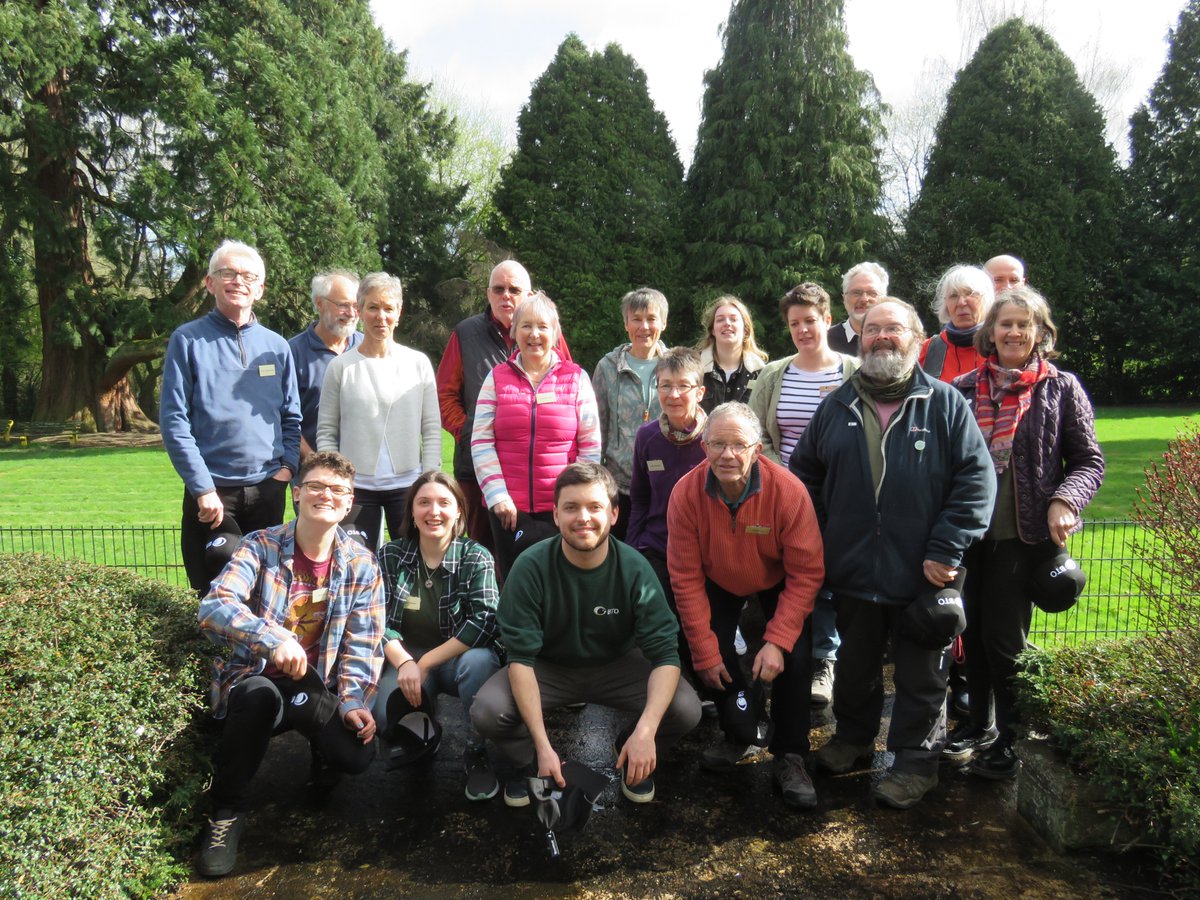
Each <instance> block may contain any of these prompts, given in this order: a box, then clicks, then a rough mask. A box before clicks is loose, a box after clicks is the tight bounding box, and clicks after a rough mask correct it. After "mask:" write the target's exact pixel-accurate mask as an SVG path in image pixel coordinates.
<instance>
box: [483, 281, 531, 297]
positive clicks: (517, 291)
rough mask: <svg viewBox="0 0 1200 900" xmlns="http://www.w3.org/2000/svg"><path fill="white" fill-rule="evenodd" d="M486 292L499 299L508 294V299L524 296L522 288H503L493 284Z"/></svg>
mask: <svg viewBox="0 0 1200 900" xmlns="http://www.w3.org/2000/svg"><path fill="white" fill-rule="evenodd" d="M488 290H489V291H491V292H492V293H493V294H497V295H499V296H501V297H503V296H504V295H505V294H508V295H509V296H510V297H522V296H524V295H525V290H524V288H519V287H504V286H503V285H499V284H493V285H492V286H491V287H490V288H488Z"/></svg>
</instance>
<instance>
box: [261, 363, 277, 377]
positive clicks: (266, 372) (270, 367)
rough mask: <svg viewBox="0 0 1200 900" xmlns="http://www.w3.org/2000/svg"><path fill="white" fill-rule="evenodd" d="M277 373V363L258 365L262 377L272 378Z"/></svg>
mask: <svg viewBox="0 0 1200 900" xmlns="http://www.w3.org/2000/svg"><path fill="white" fill-rule="evenodd" d="M274 374H275V363H266V364H265V365H261V366H259V367H258V375H259V377H260V378H270V377H271V376H273V375H274Z"/></svg>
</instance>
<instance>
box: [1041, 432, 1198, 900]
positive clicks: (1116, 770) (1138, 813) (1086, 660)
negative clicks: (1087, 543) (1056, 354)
mask: <svg viewBox="0 0 1200 900" xmlns="http://www.w3.org/2000/svg"><path fill="white" fill-rule="evenodd" d="M1197 485H1200V440H1198V438H1197V423H1196V422H1195V421H1194V420H1193V421H1190V422H1188V423H1187V425H1186V427H1185V428H1184V429H1183V431H1182V432H1181V433H1180V436H1179V437H1178V438H1177V439H1176V440H1174V441H1172V442H1171V443H1170V445H1169V446H1168V448H1167V451H1166V452H1165V453H1164V454H1163V456H1162V458H1161V459H1160V460H1159V461H1157V462H1156V463H1154V464H1152V465H1151V466H1150V467H1149V468H1148V469H1147V470H1146V485H1145V487H1144V488H1143V489H1141V490H1139V491H1138V495H1139V500H1138V504H1137V509H1136V512H1135V515H1136V517H1137V519H1138V520H1139V522H1140V523H1141V524H1142V525H1143V527H1144V528H1145V529H1146V530H1147V533H1148V534H1149V535H1150V537H1148V538H1146V539H1145V540H1144V541H1142V542H1141V544H1140V548H1141V549H1142V550H1143V552H1144V551H1145V550H1146V548H1147V546H1148V543H1147V542H1153V543H1154V544H1155V545H1156V546H1157V548H1158V549H1157V550H1156V552H1155V553H1153V554H1149V555H1147V568H1149V569H1150V570H1151V572H1150V573H1149V575H1148V576H1143V577H1139V579H1138V581H1139V585H1140V587H1141V589H1142V592H1143V593H1144V594H1145V596H1146V599H1147V602H1148V606H1149V609H1150V611H1151V612H1150V617H1149V618H1150V621H1149V625H1150V628H1151V632H1152V633H1151V634H1148V635H1143V636H1140V637H1131V638H1127V639H1125V640H1122V641H1117V642H1113V643H1103V644H1096V645H1093V646H1083V647H1072V648H1062V649H1058V650H1053V651H1049V652H1041V651H1030V652H1027V653H1026V655H1025V657H1024V662H1025V671H1024V673H1023V674H1022V675H1021V681H1020V685H1019V700H1020V703H1021V706H1022V709H1023V711H1024V714H1025V717H1026V720H1027V722H1028V724H1029V725H1031V726H1032V727H1033V728H1035V729H1037V730H1039V731H1045V732H1047V733H1048V734H1049V735H1050V736H1051V737H1052V738H1053V739H1054V741H1055V743H1056V744H1057V745H1058V747H1059V748H1060V749H1061V750H1062V751H1063V752H1065V753H1066V755H1067V756H1068V758H1069V759H1070V760H1071V761H1072V763H1073V764H1074V765H1075V767H1076V768H1077V770H1079V771H1080V772H1081V773H1083V774H1084V775H1085V776H1086V777H1087V778H1088V779H1089V780H1090V781H1092V782H1093V783H1095V784H1097V785H1099V786H1100V787H1101V788H1103V790H1104V792H1105V794H1106V795H1107V797H1108V799H1109V800H1110V801H1112V802H1114V803H1116V804H1118V805H1119V806H1120V807H1121V808H1123V809H1124V811H1125V817H1126V819H1127V820H1128V821H1129V823H1130V824H1131V825H1132V826H1133V827H1134V829H1135V830H1136V833H1139V834H1142V835H1144V841H1145V842H1146V843H1147V844H1148V845H1149V846H1150V847H1152V848H1153V849H1154V850H1155V851H1156V852H1157V853H1158V855H1159V858H1160V860H1161V862H1162V867H1163V871H1164V874H1165V876H1166V878H1167V880H1168V881H1170V882H1172V883H1174V884H1177V885H1179V886H1181V887H1182V889H1183V890H1184V891H1185V892H1187V893H1200V550H1198V546H1200V494H1198V492H1197Z"/></svg>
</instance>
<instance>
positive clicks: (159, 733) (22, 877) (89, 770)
mask: <svg viewBox="0 0 1200 900" xmlns="http://www.w3.org/2000/svg"><path fill="white" fill-rule="evenodd" d="M195 610H196V600H195V595H194V594H191V593H190V592H189V591H187V590H185V589H181V588H174V587H170V586H168V585H165V584H162V583H159V582H155V581H151V580H149V579H145V578H141V577H138V576H136V575H132V574H130V573H128V572H124V571H122V570H117V569H102V568H98V567H96V566H91V565H88V564H85V563H80V562H72V561H64V560H58V559H52V558H50V557H44V556H37V555H33V554H25V555H19V556H0V621H2V622H3V625H2V626H0V896H4V897H9V896H12V897H40V896H48V895H55V896H82V897H110V896H146V895H149V894H154V893H158V892H160V891H162V890H164V889H166V888H167V887H169V886H171V885H172V884H175V883H177V882H178V881H179V880H180V879H181V878H182V877H183V876H184V874H185V873H186V871H187V870H186V867H185V866H184V865H182V864H181V863H180V862H179V860H180V859H182V858H184V857H185V855H186V844H187V842H188V841H190V839H191V837H192V835H193V833H194V830H193V828H192V825H191V821H190V820H191V817H192V809H193V807H194V805H195V801H196V797H197V796H198V794H199V792H200V790H201V789H202V787H203V780H204V778H205V777H206V773H207V771H208V766H207V763H206V761H205V760H204V758H203V754H202V749H201V741H200V738H199V736H198V732H197V730H196V729H195V728H194V727H192V722H193V720H194V718H195V716H196V714H197V711H198V710H199V709H200V708H201V702H200V697H201V688H202V684H203V682H204V680H205V675H204V669H205V665H206V660H207V658H208V657H209V656H210V652H209V649H208V648H207V647H206V646H205V643H204V641H203V639H202V638H201V637H200V636H199V634H198V631H197V628H196V612H195Z"/></svg>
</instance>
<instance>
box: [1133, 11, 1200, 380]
mask: <svg viewBox="0 0 1200 900" xmlns="http://www.w3.org/2000/svg"><path fill="white" fill-rule="evenodd" d="M1129 143H1130V151H1131V154H1130V155H1131V160H1130V164H1129V169H1128V172H1127V175H1128V181H1129V196H1130V214H1129V215H1128V216H1127V217H1126V221H1127V223H1128V226H1127V227H1126V228H1125V229H1124V230H1123V231H1122V236H1123V238H1124V242H1125V247H1126V253H1125V257H1124V258H1125V260H1126V263H1127V268H1126V287H1127V289H1128V291H1129V295H1130V296H1131V297H1133V298H1134V304H1135V306H1136V308H1137V310H1138V320H1139V322H1141V323H1142V324H1143V325H1144V327H1143V328H1139V329H1138V338H1137V342H1136V344H1135V348H1134V349H1135V351H1136V353H1137V355H1138V357H1139V361H1140V366H1139V367H1138V370H1137V371H1136V377H1137V378H1138V380H1139V381H1140V382H1141V384H1142V387H1143V388H1144V390H1145V393H1146V394H1149V395H1150V396H1154V397H1159V398H1162V399H1177V400H1182V399H1190V398H1194V397H1195V395H1196V384H1197V380H1200V356H1198V355H1197V353H1196V345H1197V341H1200V323H1197V321H1196V316H1195V306H1196V303H1195V294H1196V285H1197V284H1200V0H1191V2H1189V3H1188V5H1187V6H1186V7H1184V10H1183V12H1182V13H1181V14H1180V16H1179V23H1178V25H1176V27H1175V28H1174V29H1173V30H1172V31H1171V35H1170V46H1169V49H1168V51H1167V61H1166V64H1165V65H1164V66H1163V70H1162V74H1161V75H1159V77H1158V80H1157V81H1156V82H1155V83H1154V86H1153V87H1152V88H1151V90H1150V96H1149V98H1148V100H1147V101H1146V103H1144V104H1143V105H1142V106H1140V107H1139V108H1138V109H1137V111H1136V112H1135V113H1134V114H1133V117H1132V118H1131V119H1130V141H1129Z"/></svg>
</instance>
